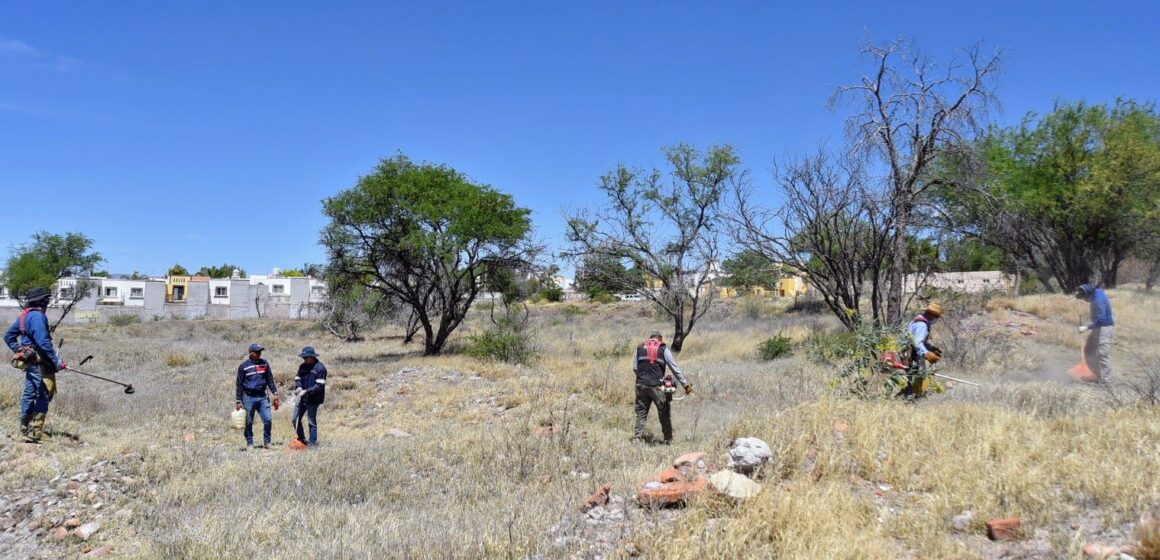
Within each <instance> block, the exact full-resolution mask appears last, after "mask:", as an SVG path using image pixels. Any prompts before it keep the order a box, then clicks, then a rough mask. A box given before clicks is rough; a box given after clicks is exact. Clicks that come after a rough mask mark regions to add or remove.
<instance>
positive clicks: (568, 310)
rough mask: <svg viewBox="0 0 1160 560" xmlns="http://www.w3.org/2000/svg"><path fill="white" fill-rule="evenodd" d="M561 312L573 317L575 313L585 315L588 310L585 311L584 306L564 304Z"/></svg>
mask: <svg viewBox="0 0 1160 560" xmlns="http://www.w3.org/2000/svg"><path fill="white" fill-rule="evenodd" d="M562 312H563V313H564V315H565V316H568V317H574V316H577V315H587V314H588V312H587V311H585V310H584V308H582V307H580V306H579V305H566V306H564V309H563V310H562Z"/></svg>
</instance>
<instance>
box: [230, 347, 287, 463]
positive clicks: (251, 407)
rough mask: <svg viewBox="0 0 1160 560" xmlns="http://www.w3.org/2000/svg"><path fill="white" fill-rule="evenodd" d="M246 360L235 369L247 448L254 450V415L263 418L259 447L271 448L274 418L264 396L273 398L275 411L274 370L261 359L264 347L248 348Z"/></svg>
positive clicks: (276, 406) (239, 407) (276, 393)
mask: <svg viewBox="0 0 1160 560" xmlns="http://www.w3.org/2000/svg"><path fill="white" fill-rule="evenodd" d="M248 350H249V358H248V359H247V360H246V361H244V362H242V363H241V365H239V366H238V378H237V402H236V403H235V406H236V407H237V409H238V410H241V409H242V408H245V409H246V431H245V432H244V434H245V436H246V449H247V450H248V449H253V448H254V412H255V411H257V413H258V415H259V416H261V417H262V424H263V429H262V448H263V449H268V448H269V447H270V438H271V432H272V431H273V429H274V418H273V414H272V413H271V412H270V399H268V398H267V397H266V389H269V390H270V393H271V394H273V395H274V408H275V409H276V408H278V406H279V405H280V404H281V402H280V401H279V398H278V386H277V385H275V384H274V368H272V367H270V362H267V361H266V360H264V359H263V358H262V351H263V350H265V348H264V347H263V346H262V345H261V344H258V343H256V342H255V343H254V344H251V345H250V347H249V349H248Z"/></svg>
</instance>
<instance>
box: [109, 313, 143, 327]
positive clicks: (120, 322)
mask: <svg viewBox="0 0 1160 560" xmlns="http://www.w3.org/2000/svg"><path fill="white" fill-rule="evenodd" d="M140 322H141V318H140V317H138V316H136V315H113V316H112V317H109V323H110V324H112V325H114V326H117V327H127V326H129V325H132V324H134V323H140Z"/></svg>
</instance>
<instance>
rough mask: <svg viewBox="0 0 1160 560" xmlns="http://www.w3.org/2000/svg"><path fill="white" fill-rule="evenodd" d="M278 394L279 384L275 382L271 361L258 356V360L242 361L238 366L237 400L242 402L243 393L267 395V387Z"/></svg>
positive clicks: (252, 395) (256, 395)
mask: <svg viewBox="0 0 1160 560" xmlns="http://www.w3.org/2000/svg"><path fill="white" fill-rule="evenodd" d="M267 388H269V389H270V392H271V393H273V394H275V395H277V394H278V386H277V385H275V384H274V368H272V367H270V362H267V361H266V360H263V359H262V358H258V359H257V360H249V359H247V360H246V361H244V362H242V365H240V366H238V379H237V401H238V402H242V394H243V393H245V394H247V395H250V396H251V397H259V396H261V397H264V396H266V389H267Z"/></svg>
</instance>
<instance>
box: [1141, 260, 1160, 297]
mask: <svg viewBox="0 0 1160 560" xmlns="http://www.w3.org/2000/svg"><path fill="white" fill-rule="evenodd" d="M1157 280H1160V259H1157V260H1154V261H1152V266H1150V267H1148V276H1147V277H1146V278H1144V290H1145V291H1148V292H1151V291H1152V286H1155V285H1156V281H1157Z"/></svg>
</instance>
